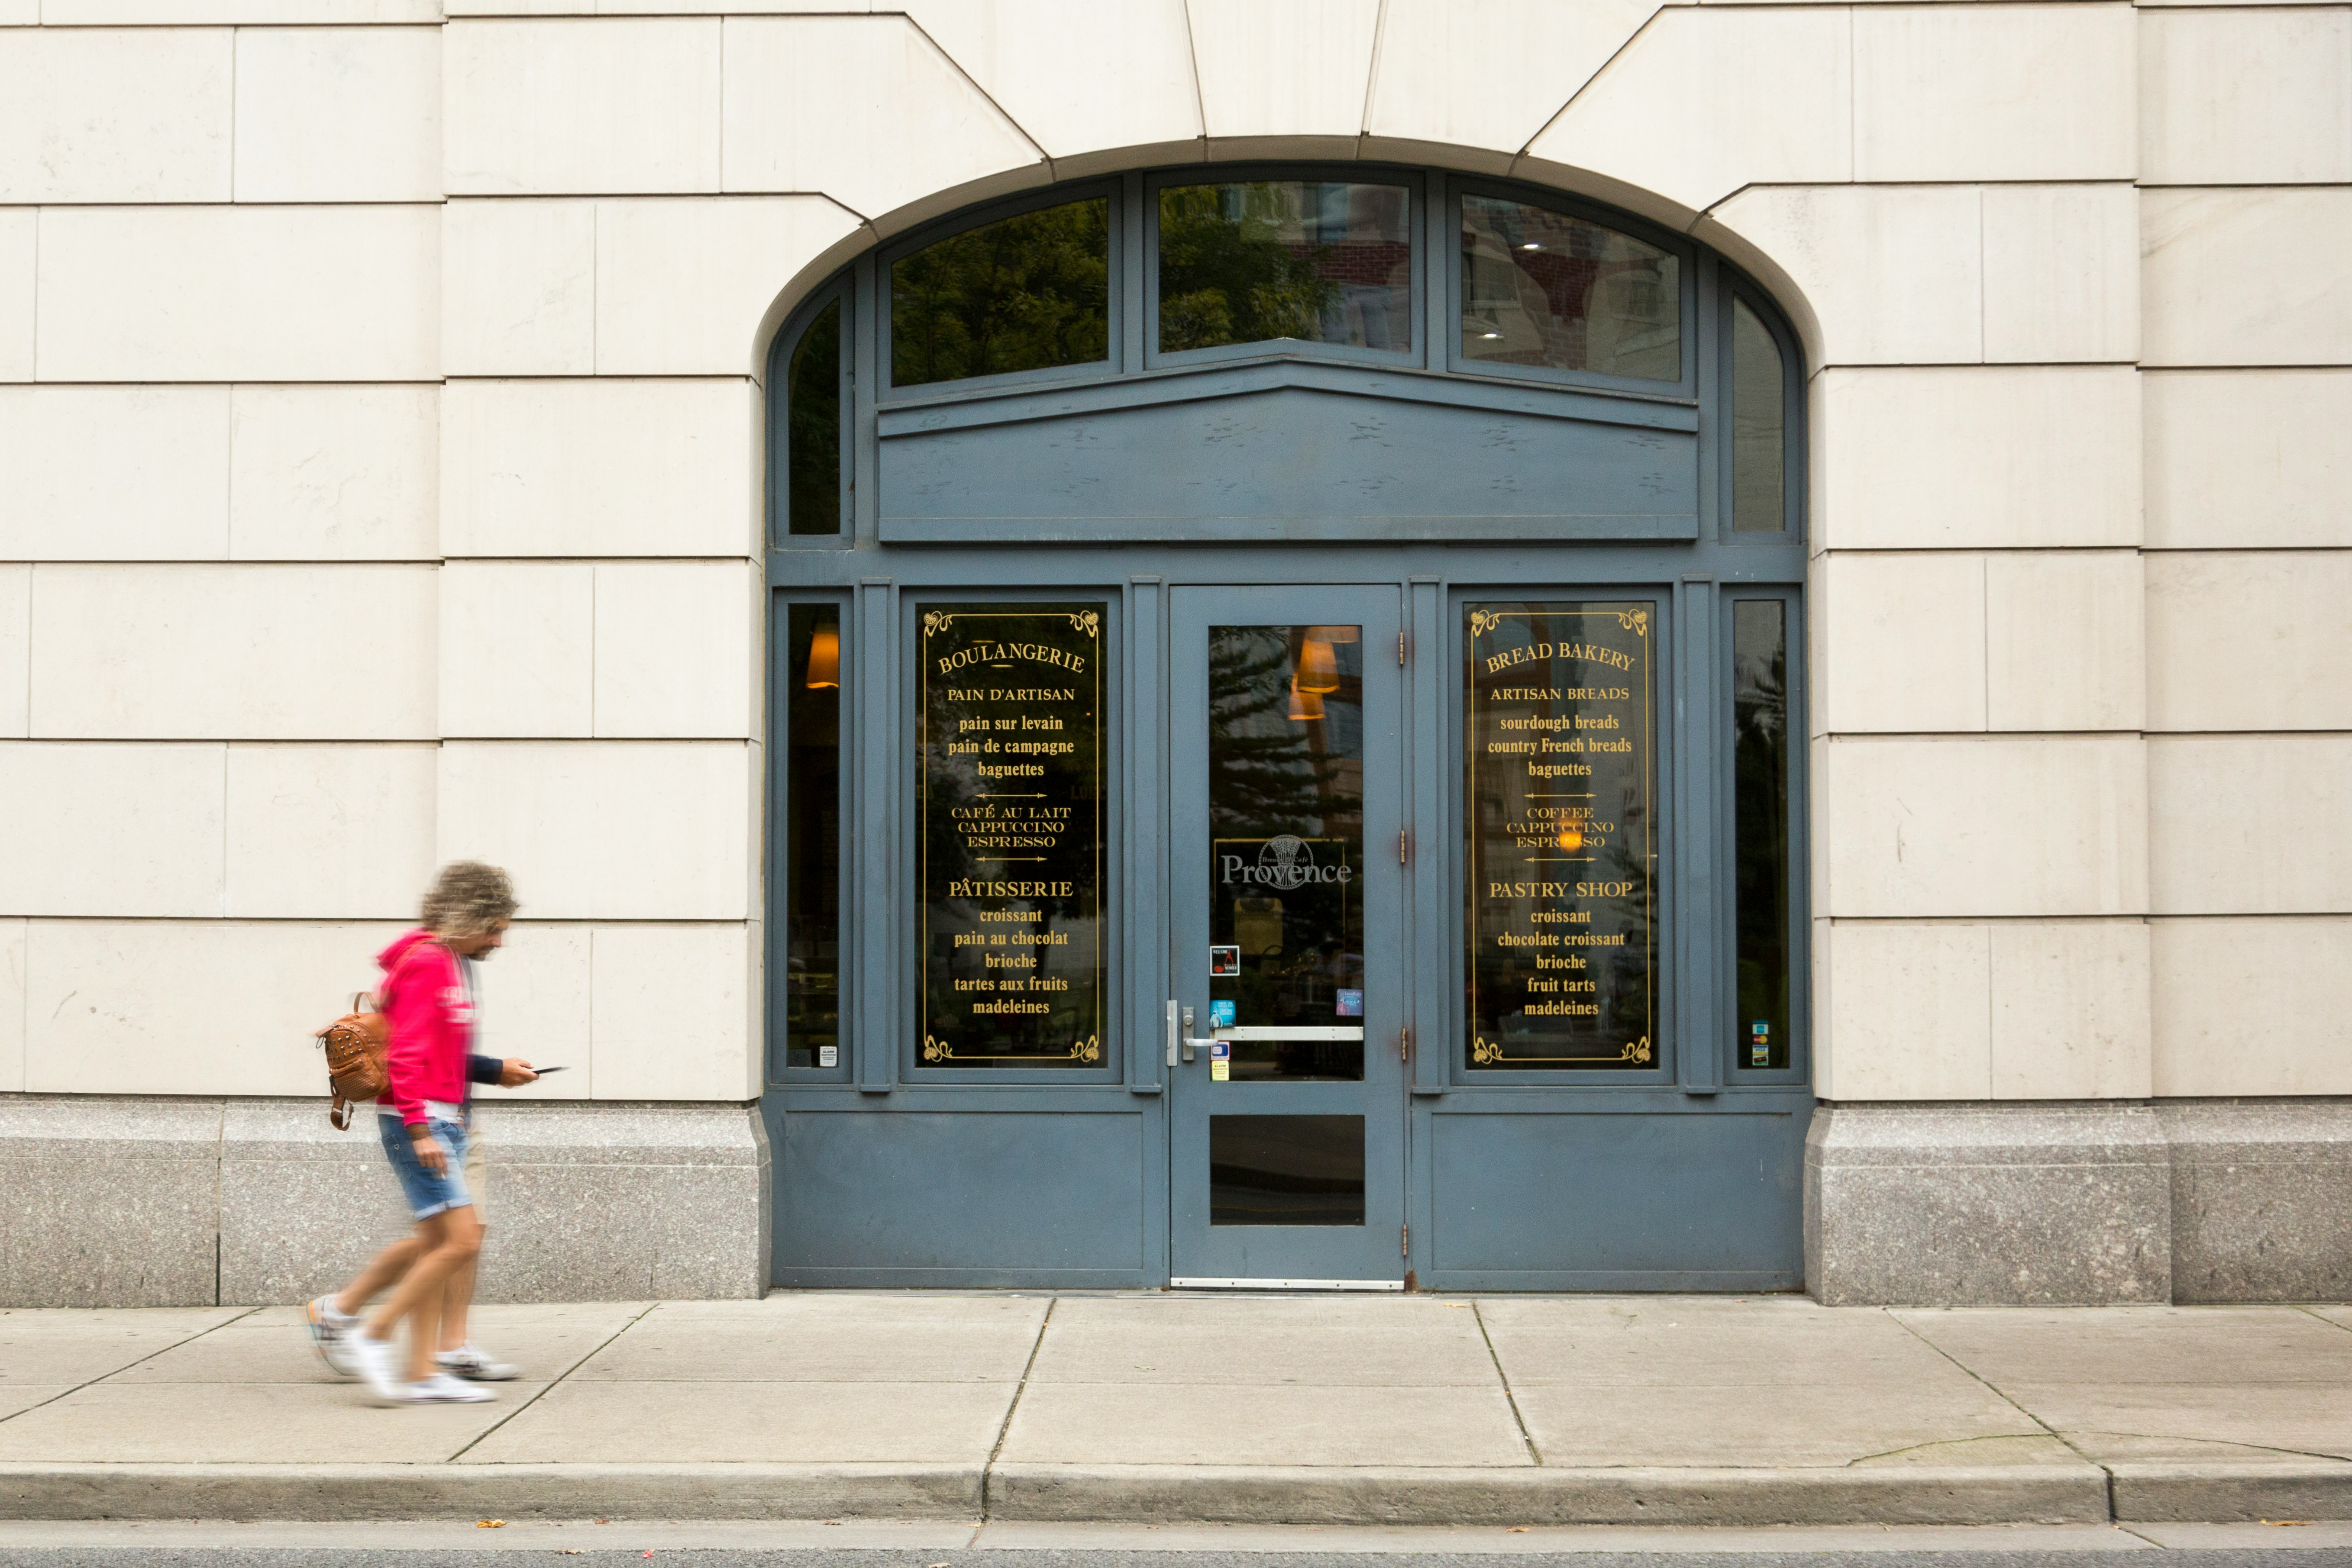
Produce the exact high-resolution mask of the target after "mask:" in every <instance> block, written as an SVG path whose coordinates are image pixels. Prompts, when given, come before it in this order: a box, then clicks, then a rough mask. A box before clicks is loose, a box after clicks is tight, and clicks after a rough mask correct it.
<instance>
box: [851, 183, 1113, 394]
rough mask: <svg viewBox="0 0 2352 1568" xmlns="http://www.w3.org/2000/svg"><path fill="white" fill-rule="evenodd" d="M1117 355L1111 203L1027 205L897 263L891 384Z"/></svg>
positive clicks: (1037, 367)
mask: <svg viewBox="0 0 2352 1568" xmlns="http://www.w3.org/2000/svg"><path fill="white" fill-rule="evenodd" d="M1109 357H1110V202H1109V199H1108V197H1103V196H1097V197H1095V198H1094V199H1093V200H1092V201H1086V202H1070V203H1066V204H1063V205H1061V206H1058V207H1046V208H1045V209H1043V210H1042V211H1039V212H1034V213H1021V214H1016V215H1014V216H1013V217H1009V218H1002V219H999V220H998V221H997V222H995V223H992V224H982V225H980V226H979V227H978V228H973V229H966V230H965V231H964V232H963V233H961V234H959V235H949V236H948V237H947V238H945V239H943V240H940V241H938V242H936V243H935V244H932V245H928V246H924V247H923V248H922V249H920V250H919V251H917V252H915V253H914V254H913V255H912V256H904V257H901V258H900V259H899V260H898V261H895V262H893V263H891V265H890V384H891V385H892V386H898V387H912V386H924V385H928V384H929V383H930V382H952V381H961V380H962V379H963V378H965V377H966V376H994V375H1003V374H1005V373H1006V372H1008V371H1037V370H1046V369H1050V368H1052V367H1054V366H1057V365H1087V364H1096V363H1099V362H1101V361H1105V360H1108V358H1109Z"/></svg>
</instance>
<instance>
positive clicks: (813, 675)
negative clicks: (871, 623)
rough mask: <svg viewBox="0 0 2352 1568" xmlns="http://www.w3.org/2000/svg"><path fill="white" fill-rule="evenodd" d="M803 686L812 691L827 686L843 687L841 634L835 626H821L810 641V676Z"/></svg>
mask: <svg viewBox="0 0 2352 1568" xmlns="http://www.w3.org/2000/svg"><path fill="white" fill-rule="evenodd" d="M802 684H803V685H805V686H807V687H808V689H809V690H811V691H817V690H820V689H822V688H824V687H826V686H831V687H833V688H835V690H839V689H840V686H841V632H840V630H839V628H837V627H833V626H820V627H818V628H817V629H816V635H815V636H814V637H812V638H810V639H809V656H808V675H807V678H806V679H805V680H803V682H802Z"/></svg>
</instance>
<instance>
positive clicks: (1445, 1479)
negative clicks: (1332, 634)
mask: <svg viewBox="0 0 2352 1568" xmlns="http://www.w3.org/2000/svg"><path fill="white" fill-rule="evenodd" d="M2110 1473H2112V1477H2113V1479H2112V1482H2110V1479H2109V1478H2110ZM2111 1500H2112V1501H2111ZM2111 1507H2112V1510H2113V1511H2112V1513H2110V1508H2111ZM983 1513H985V1515H986V1516H987V1517H989V1518H992V1519H999V1520H1007V1521H1076V1522H1098V1523H1150V1524H1160V1523H1193V1522H1198V1523H1218V1524H1399V1525H1412V1524H1489V1525H1492V1524H1528V1525H1538V1524H1661V1525H1663V1524H1672V1525H1691V1526H1705V1525H1714V1526H1751V1525H1775V1524H1781V1525H1832V1524H1902V1525H1916V1524H2103V1523H2106V1522H2108V1521H2109V1520H2110V1519H2114V1520H2119V1521H2146V1522H2149V1523H2155V1522H2163V1521H2239V1520H2257V1519H2352V1464H2339V1465H2332V1466H2331V1465H2326V1464H2319V1463H2282V1464H2253V1465H2249V1464H2205V1463H2200V1464H2158V1463H2145V1464H2117V1465H2113V1466H2110V1467H2108V1468H2107V1469H2100V1468H2098V1467H2096V1466H2093V1465H2086V1464H2063V1465H2033V1466H2023V1465H2019V1466H1999V1467H1996V1466H1983V1467H1957V1466H1954V1467H1943V1466H1924V1465H1922V1466H1910V1465H1885V1466H1865V1467H1861V1468H1853V1467H1844V1468H1829V1467H1822V1468H1814V1469H1633V1468H1628V1469H1536V1468H1534V1467H1528V1468H1525V1469H1466V1468H1465V1469H1434V1468H1431V1469H1413V1468H1404V1467H1363V1468H1342V1467H1309V1466H1267V1467H1253V1468H1240V1467H1210V1466H1192V1465H1004V1464H1000V1465H997V1466H995V1467H993V1468H992V1469H988V1470H987V1471H985V1472H984V1473H983V1472H982V1470H981V1469H979V1468H978V1467H973V1466H959V1465H761V1464H693V1465H497V1464H479V1465H461V1464H427V1465H142V1464H125V1465H107V1464H57V1465H5V1466H0V1519H8V1520H44V1521H61V1520H100V1519H122V1520H136V1519H214V1520H220V1519H228V1520H273V1521H284V1520H316V1521H347V1520H354V1519H411V1520H426V1519H482V1518H498V1519H592V1518H593V1519H640V1520H642V1519H704V1520H747V1519H778V1520H782V1519H833V1518H842V1519H869V1520H921V1519H958V1520H978V1519H980V1518H981V1517H982V1514H983Z"/></svg>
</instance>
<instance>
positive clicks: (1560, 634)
mask: <svg viewBox="0 0 2352 1568" xmlns="http://www.w3.org/2000/svg"><path fill="white" fill-rule="evenodd" d="M1465 608H1466V613H1467V615H1468V617H1469V620H1468V624H1467V626H1466V628H1465V630H1466V631H1467V632H1468V638H1467V641H1466V643H1465V647H1466V648H1467V650H1468V654H1467V660H1466V663H1467V666H1468V667H1467V670H1466V672H1465V674H1466V678H1467V683H1468V692H1467V708H1466V713H1465V722H1464V726H1463V739H1464V745H1465V749H1466V752H1467V755H1466V756H1465V758H1464V771H1465V779H1466V792H1465V800H1467V802H1468V809H1467V810H1466V811H1465V825H1466V828H1467V831H1468V835H1469V844H1468V850H1469V854H1468V863H1469V871H1470V874H1469V886H1468V889H1467V893H1468V898H1469V907H1468V911H1467V920H1466V923H1465V927H1466V931H1467V934H1468V941H1469V954H1468V960H1469V962H1468V966H1467V969H1468V975H1469V997H1468V1005H1469V1018H1468V1020H1467V1024H1468V1028H1467V1035H1466V1038H1467V1039H1468V1040H1469V1057H1470V1065H1471V1066H1472V1067H1474V1068H1486V1069H1530V1068H1533V1069H1605V1068H1617V1069H1624V1068H1630V1067H1645V1066H1649V1065H1651V1064H1652V1063H1653V1062H1654V1060H1655V1055H1656V1048H1655V1047H1654V1045H1653V1044H1652V1040H1653V1036H1654V1030H1655V1028H1656V1024H1655V1016H1656V1000H1657V894H1656V884H1657V843H1656V806H1655V800H1656V795H1655V790H1656V783H1657V766H1656V761H1657V758H1656V749H1655V747H1654V739H1653V736H1652V725H1651V717H1652V712H1653V703H1652V670H1653V666H1654V659H1653V656H1652V655H1653V653H1654V643H1655V639H1654V635H1653V632H1654V620H1655V614H1654V612H1655V609H1656V606H1655V605H1654V604H1653V603H1649V602H1643V601H1614V600H1612V601H1578V602H1571V603H1540V604H1534V603H1529V604H1474V605H1469V606H1467V607H1465Z"/></svg>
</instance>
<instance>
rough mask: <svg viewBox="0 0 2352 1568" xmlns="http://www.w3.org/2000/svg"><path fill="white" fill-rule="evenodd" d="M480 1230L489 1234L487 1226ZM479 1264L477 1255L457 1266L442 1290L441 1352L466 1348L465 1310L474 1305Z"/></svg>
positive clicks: (467, 1337) (467, 1335)
mask: <svg viewBox="0 0 2352 1568" xmlns="http://www.w3.org/2000/svg"><path fill="white" fill-rule="evenodd" d="M489 1229H490V1228H489V1227H488V1226H487V1225H485V1226H483V1227H482V1233H483V1234H484V1235H488V1234H489ZM480 1263H481V1255H480V1254H479V1253H477V1254H475V1255H474V1256H473V1257H471V1258H468V1259H467V1260H465V1262H463V1263H461V1264H459V1265H458V1266H457V1272H456V1273H454V1274H452V1275H450V1276H449V1283H448V1284H447V1285H446V1287H444V1288H443V1290H442V1292H441V1348H442V1349H443V1350H463V1349H465V1348H466V1341H467V1340H468V1339H469V1338H471V1337H472V1336H471V1335H470V1334H468V1333H467V1332H466V1309H467V1308H468V1307H470V1306H472V1305H473V1304H474V1270H475V1269H476V1268H478V1266H479V1265H480Z"/></svg>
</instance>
